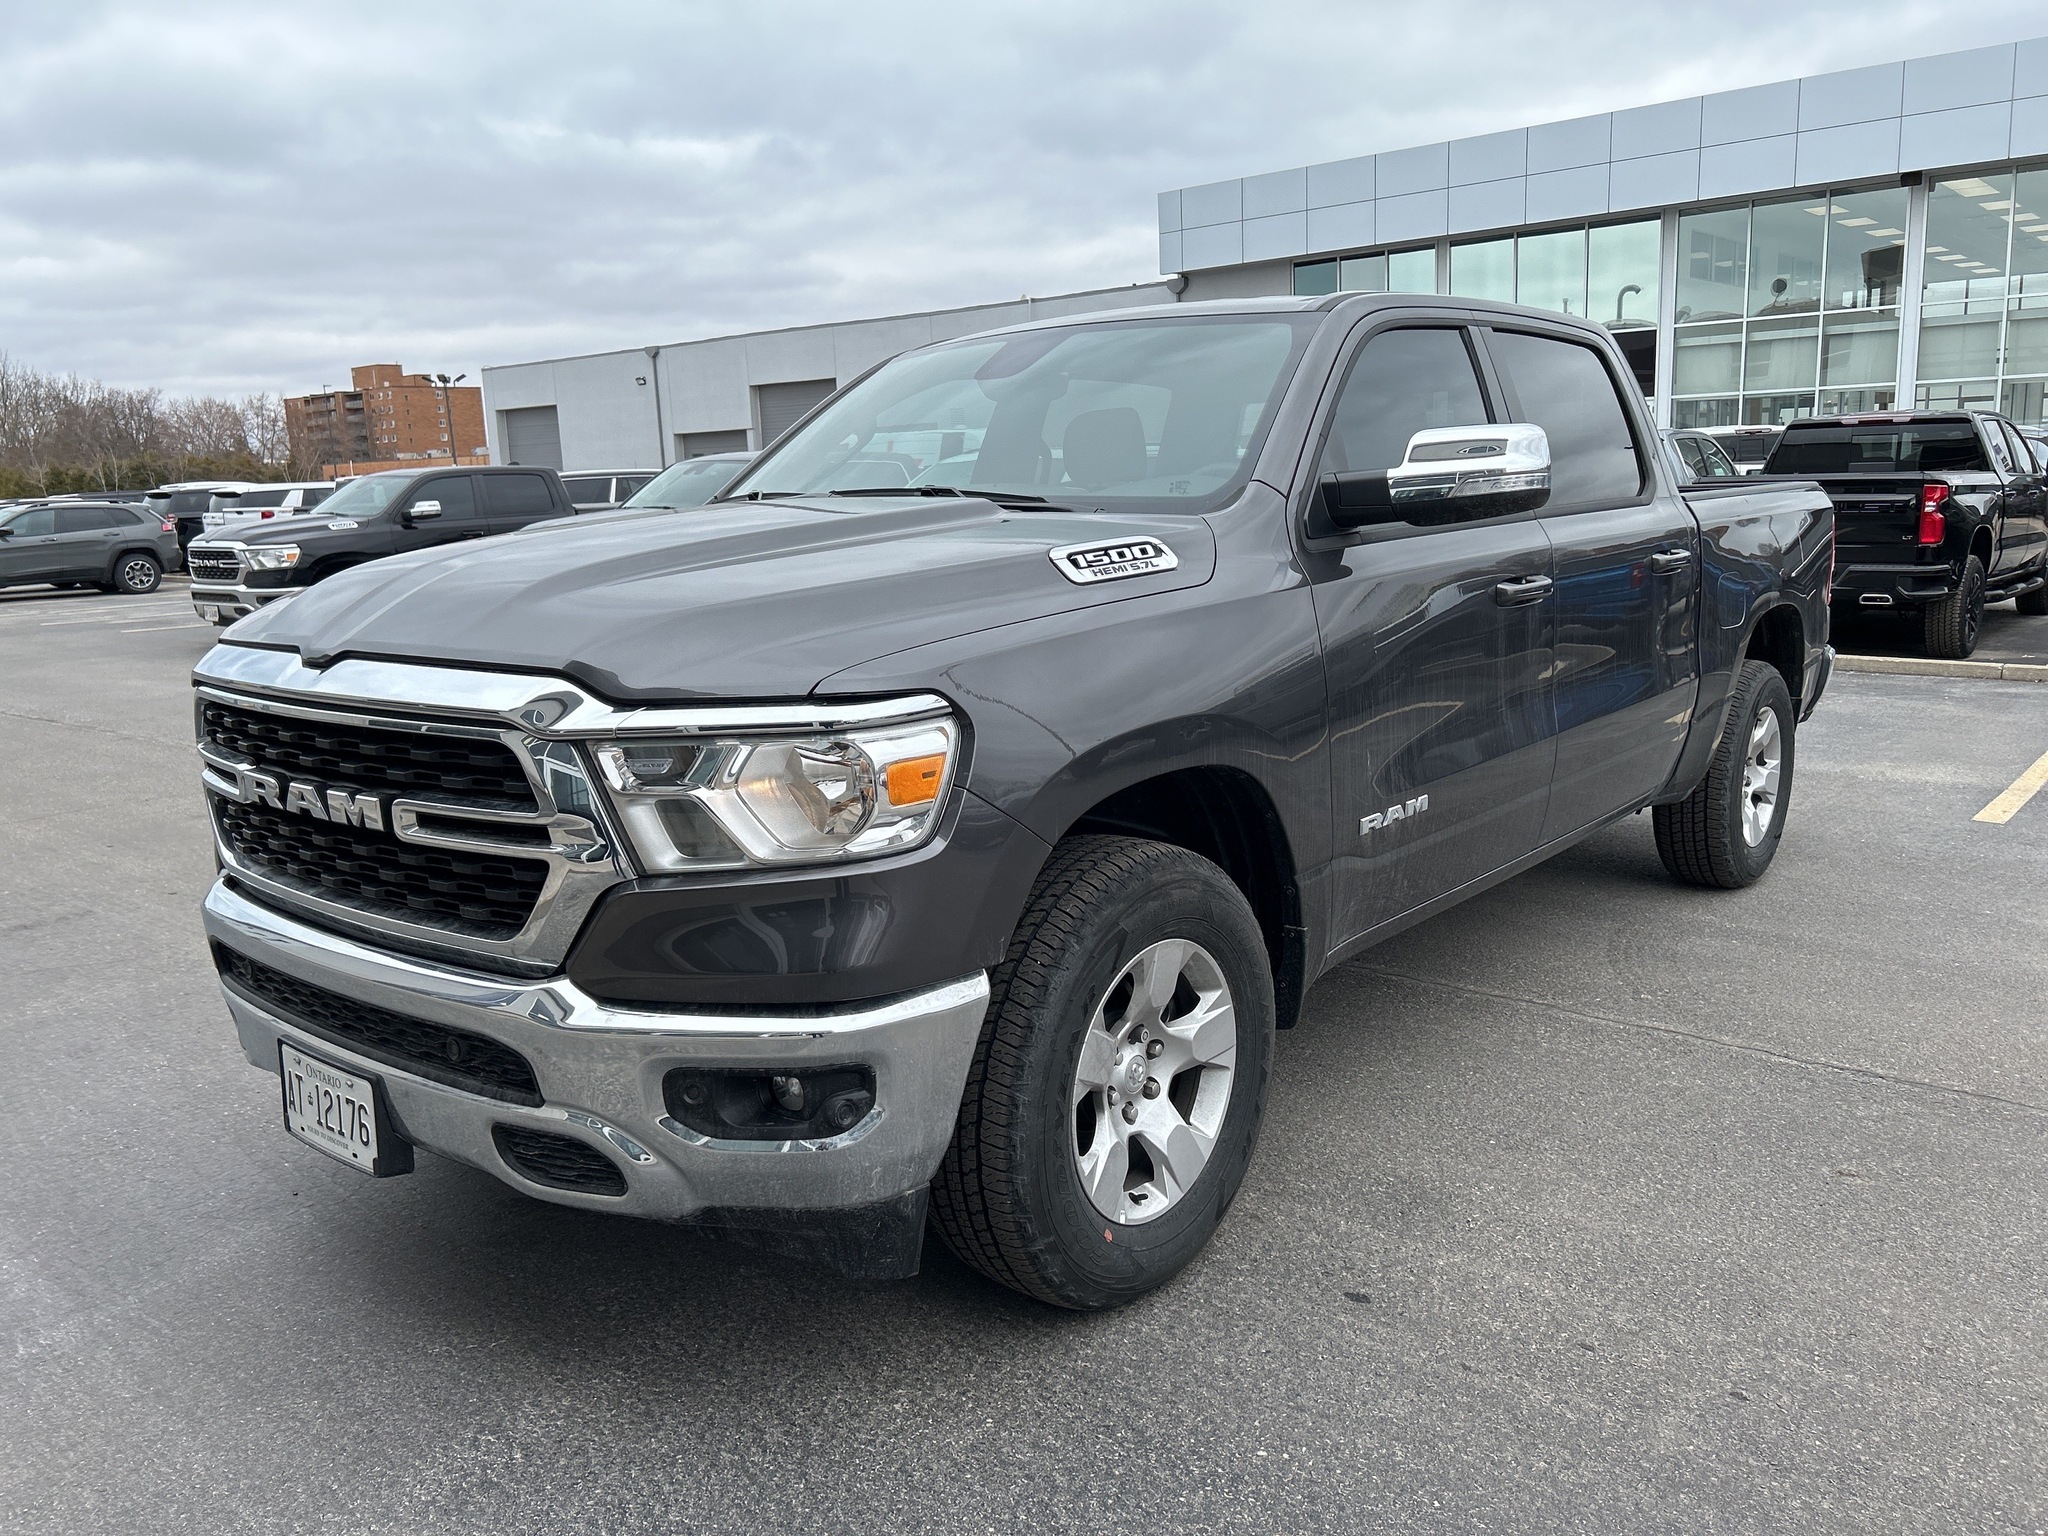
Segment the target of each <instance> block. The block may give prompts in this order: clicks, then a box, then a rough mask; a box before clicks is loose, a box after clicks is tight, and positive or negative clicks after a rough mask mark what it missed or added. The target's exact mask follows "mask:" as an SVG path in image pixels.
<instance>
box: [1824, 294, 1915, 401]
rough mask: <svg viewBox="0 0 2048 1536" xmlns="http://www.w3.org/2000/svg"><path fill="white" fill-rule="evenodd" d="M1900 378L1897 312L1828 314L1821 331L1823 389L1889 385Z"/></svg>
mask: <svg viewBox="0 0 2048 1536" xmlns="http://www.w3.org/2000/svg"><path fill="white" fill-rule="evenodd" d="M1898 376H1899V316H1898V311H1896V310H1876V311H1871V312H1866V313H1860V314H1859V313H1855V312H1851V313H1848V314H1833V315H1829V316H1828V317H1827V319H1826V321H1825V322H1824V325H1823V329H1822V332H1821V352H1820V382H1821V385H1822V387H1823V388H1827V387H1834V388H1840V387H1841V386H1843V385H1849V384H1889V383H1891V382H1892V381H1893V380H1894V379H1896V378H1898Z"/></svg>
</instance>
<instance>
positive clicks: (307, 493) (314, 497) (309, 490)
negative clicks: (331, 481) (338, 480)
mask: <svg viewBox="0 0 2048 1536" xmlns="http://www.w3.org/2000/svg"><path fill="white" fill-rule="evenodd" d="M333 494H334V487H333V486H331V485H309V486H307V487H306V488H305V489H304V490H303V491H301V492H299V505H300V506H301V507H317V506H319V505H320V503H321V502H323V501H325V500H326V499H327V498H328V497H330V496H332V495H333Z"/></svg>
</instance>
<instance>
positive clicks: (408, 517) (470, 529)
mask: <svg viewBox="0 0 2048 1536" xmlns="http://www.w3.org/2000/svg"><path fill="white" fill-rule="evenodd" d="M434 502H438V503H439V504H440V513H439V515H438V516H432V517H429V516H421V515H417V514H419V513H421V512H423V511H425V510H426V509H425V508H423V507H422V503H434ZM395 527H396V529H397V534H398V538H397V543H398V552H399V553H400V554H404V553H405V552H406V551H408V550H414V549H429V548H432V547H433V546H434V545H436V544H453V543H456V542H457V541H459V540H462V539H480V538H482V537H483V536H484V535H485V534H487V533H489V532H490V531H491V527H490V523H489V522H488V521H487V520H486V519H485V516H484V510H483V508H482V507H480V506H478V505H477V499H476V480H475V478H474V477H473V476H470V475H436V476H435V477H434V478H433V479H431V480H422V481H421V482H420V483H419V484H417V485H415V486H414V487H413V488H412V490H411V491H410V492H408V493H407V495H406V498H405V504H404V505H403V506H401V507H400V508H399V510H398V518H397V522H396V524H395Z"/></svg>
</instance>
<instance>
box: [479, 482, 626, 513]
mask: <svg viewBox="0 0 2048 1536" xmlns="http://www.w3.org/2000/svg"><path fill="white" fill-rule="evenodd" d="M509 478H511V477H510V476H499V475H493V476H492V477H491V480H490V484H492V485H496V484H498V483H500V481H502V480H505V479H509ZM519 478H520V479H522V480H530V479H531V478H533V477H532V476H530V475H521V476H520V477H519ZM562 484H563V486H564V487H565V488H566V489H567V490H568V492H569V499H570V500H571V501H573V502H574V503H576V505H577V506H579V507H591V506H596V505H597V504H598V503H599V502H603V501H610V500H611V495H610V491H611V488H612V483H611V481H609V480H593V479H576V480H564V481H563V482H562ZM485 499H486V500H488V501H490V503H491V509H492V510H493V511H497V510H499V508H498V504H497V499H496V497H495V496H493V495H492V494H491V493H490V492H488V491H487V492H485Z"/></svg>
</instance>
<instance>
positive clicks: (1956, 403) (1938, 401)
mask: <svg viewBox="0 0 2048 1536" xmlns="http://www.w3.org/2000/svg"><path fill="white" fill-rule="evenodd" d="M1913 406H1914V409H1916V410H1922V411H1990V410H1996V409H1997V407H1998V380H1996V379H1952V380H1946V381H1944V382H1942V383H1938V384H1922V385H1920V386H1919V387H1918V388H1917V389H1916V390H1915V391H1914V394H1913Z"/></svg>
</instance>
